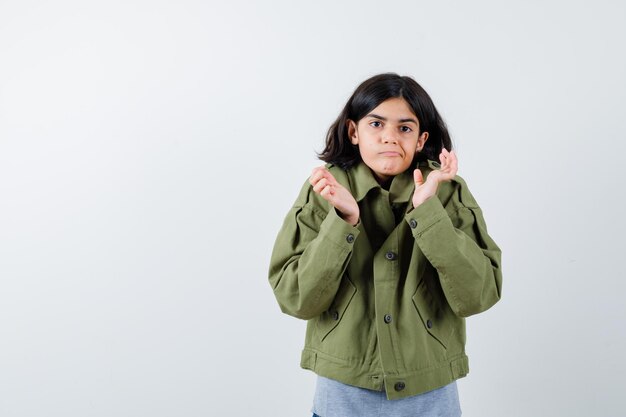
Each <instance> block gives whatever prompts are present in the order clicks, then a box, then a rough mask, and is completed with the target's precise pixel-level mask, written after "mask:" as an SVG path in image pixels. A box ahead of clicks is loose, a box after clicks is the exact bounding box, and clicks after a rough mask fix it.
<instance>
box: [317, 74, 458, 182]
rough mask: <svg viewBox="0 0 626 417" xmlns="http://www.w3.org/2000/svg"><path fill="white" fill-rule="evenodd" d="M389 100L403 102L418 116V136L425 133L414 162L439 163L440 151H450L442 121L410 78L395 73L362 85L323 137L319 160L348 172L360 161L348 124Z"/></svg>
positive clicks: (423, 91)
mask: <svg viewBox="0 0 626 417" xmlns="http://www.w3.org/2000/svg"><path fill="white" fill-rule="evenodd" d="M390 98H403V99H404V100H406V102H407V103H408V104H409V107H410V108H411V109H412V110H413V113H415V116H417V120H418V121H419V127H420V132H418V133H419V134H422V132H428V140H427V141H426V143H425V144H424V147H423V148H422V150H421V151H420V152H419V153H418V154H417V155H415V158H414V161H413V162H414V164H415V163H416V162H417V161H423V160H426V159H431V160H434V161H439V154H440V153H441V149H442V148H446V149H447V150H448V151H450V150H452V140H451V139H450V134H449V133H448V128H447V127H446V124H445V122H444V121H443V118H442V117H441V116H440V115H439V112H438V111H437V108H436V107H435V105H434V103H433V101H432V99H431V98H430V96H429V95H428V93H426V91H425V90H424V89H423V88H422V86H420V85H419V84H418V83H417V82H416V81H415V80H414V79H413V78H411V77H408V76H400V75H398V74H395V73H385V74H379V75H375V76H373V77H371V78H369V79H367V80H365V81H363V83H361V85H359V86H358V87H357V89H356V90H355V91H354V93H352V96H351V97H350V99H349V100H348V102H347V103H346V105H345V107H344V108H343V110H342V111H341V113H340V114H339V117H337V120H335V122H334V123H333V124H332V125H331V126H330V128H329V129H328V133H327V135H326V147H325V148H324V150H323V151H322V152H320V153H319V154H318V157H319V159H321V160H322V161H325V162H330V163H332V164H334V165H337V166H339V167H341V168H343V169H344V170H345V169H348V168H350V167H352V166H354V165H356V164H357V163H359V162H360V161H361V155H360V154H359V148H358V145H353V144H352V143H351V142H350V137H349V136H348V123H347V122H348V120H352V121H354V122H355V123H358V122H359V120H361V119H362V118H363V117H365V116H366V115H367V114H368V113H369V112H370V111H372V110H373V109H374V108H376V107H378V105H380V103H382V102H383V101H385V100H387V99H390Z"/></svg>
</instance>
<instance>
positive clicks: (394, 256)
mask: <svg viewBox="0 0 626 417" xmlns="http://www.w3.org/2000/svg"><path fill="white" fill-rule="evenodd" d="M385 258H387V259H388V260H390V261H393V260H394V259H396V254H395V253H393V252H392V251H389V252H387V253H386V254H385Z"/></svg>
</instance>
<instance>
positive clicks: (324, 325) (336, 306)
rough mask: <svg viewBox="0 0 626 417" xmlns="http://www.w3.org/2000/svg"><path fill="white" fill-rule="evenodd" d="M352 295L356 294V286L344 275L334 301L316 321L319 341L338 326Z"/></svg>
mask: <svg viewBox="0 0 626 417" xmlns="http://www.w3.org/2000/svg"><path fill="white" fill-rule="evenodd" d="M354 294H356V286H355V285H354V284H353V283H352V281H351V280H350V278H348V276H347V275H344V276H343V278H342V280H341V284H339V289H338V290H337V294H336V295H335V299H334V300H333V302H332V303H331V305H330V307H329V308H328V310H326V311H325V312H323V313H322V314H321V315H320V316H319V317H318V319H317V326H316V328H317V334H318V337H319V338H320V340H321V341H323V340H324V339H326V336H328V335H329V334H330V332H332V331H333V329H334V328H335V327H337V326H338V325H339V322H341V319H342V318H343V317H344V315H345V313H346V309H347V308H348V305H349V304H350V301H351V300H352V298H353V297H354Z"/></svg>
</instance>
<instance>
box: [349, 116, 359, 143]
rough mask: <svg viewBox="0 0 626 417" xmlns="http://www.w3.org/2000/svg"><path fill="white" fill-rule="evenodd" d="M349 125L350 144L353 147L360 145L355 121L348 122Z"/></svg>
mask: <svg viewBox="0 0 626 417" xmlns="http://www.w3.org/2000/svg"><path fill="white" fill-rule="evenodd" d="M346 124H347V125H348V137H349V138H350V142H351V143H352V144H353V145H358V144H359V133H358V132H357V128H356V123H354V121H353V120H348V121H347V122H346Z"/></svg>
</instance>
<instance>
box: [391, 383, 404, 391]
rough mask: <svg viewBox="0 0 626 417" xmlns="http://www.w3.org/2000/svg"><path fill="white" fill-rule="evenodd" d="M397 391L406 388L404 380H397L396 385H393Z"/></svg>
mask: <svg viewBox="0 0 626 417" xmlns="http://www.w3.org/2000/svg"><path fill="white" fill-rule="evenodd" d="M393 387H394V388H395V389H396V391H402V390H403V389H404V387H406V385H404V382H396V385H394V386H393Z"/></svg>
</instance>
